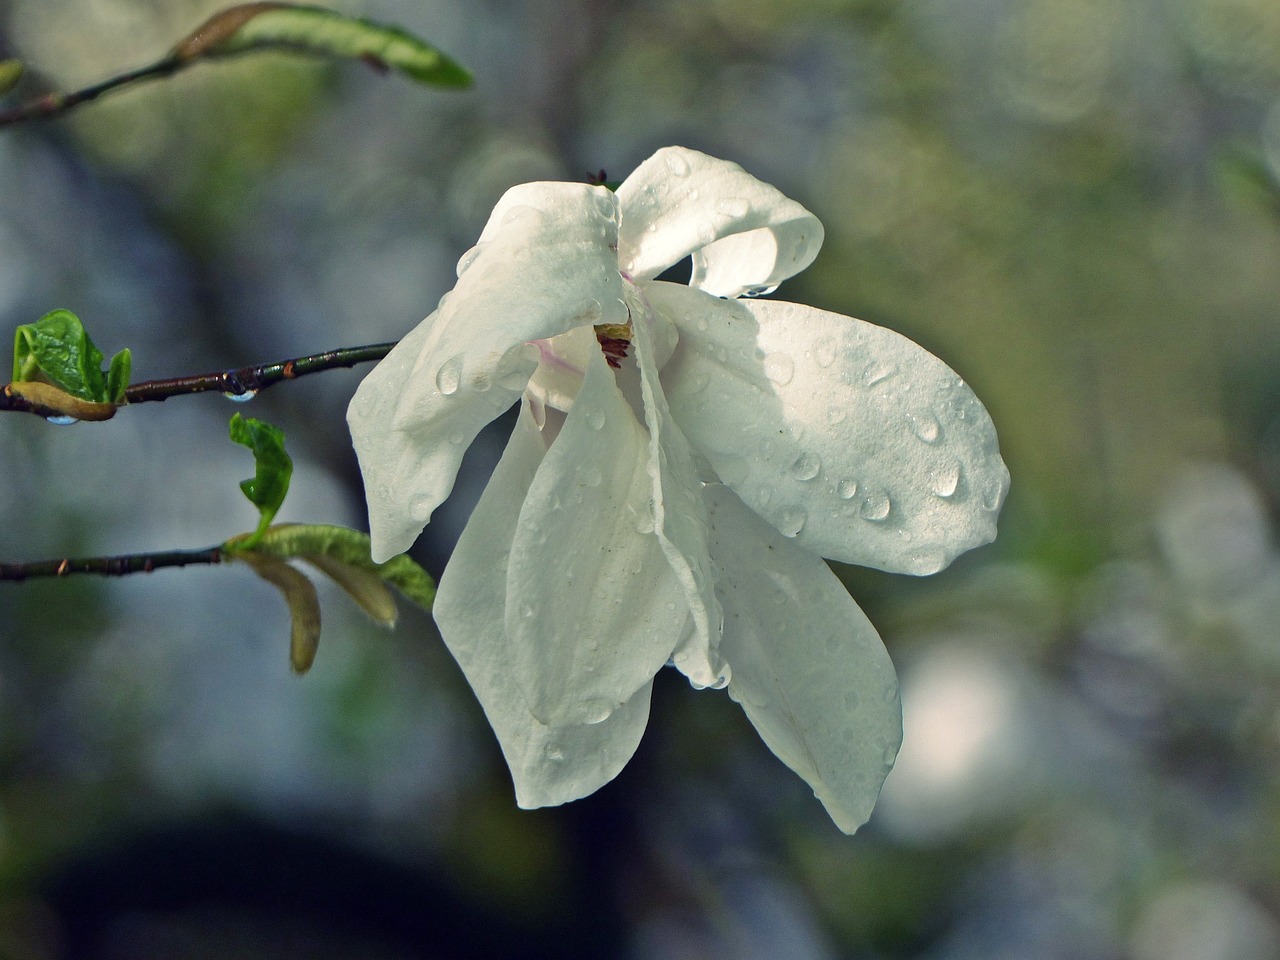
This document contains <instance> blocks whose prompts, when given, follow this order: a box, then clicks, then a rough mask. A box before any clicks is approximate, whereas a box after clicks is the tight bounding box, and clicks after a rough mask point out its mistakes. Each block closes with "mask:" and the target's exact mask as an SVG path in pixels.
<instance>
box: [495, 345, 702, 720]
mask: <svg viewBox="0 0 1280 960" xmlns="http://www.w3.org/2000/svg"><path fill="white" fill-rule="evenodd" d="M648 452H649V445H648V437H647V435H646V434H645V431H644V429H643V428H642V427H641V426H640V425H639V424H638V423H637V422H636V419H635V414H634V413H632V410H631V407H630V406H629V405H628V404H627V402H626V400H624V399H623V397H622V394H621V393H620V392H619V391H618V388H617V386H616V385H615V384H614V381H613V375H612V373H611V372H610V370H609V367H608V366H607V365H606V364H605V360H604V356H603V355H602V354H601V352H600V351H599V350H598V349H597V350H596V351H595V355H594V357H591V358H590V359H588V361H587V372H586V379H585V380H584V381H583V383H582V388H581V390H579V392H578V396H577V398H576V399H575V400H574V403H573V408H572V409H571V410H570V411H569V414H568V416H567V417H566V418H565V422H564V425H563V426H562V427H561V429H560V434H559V436H557V437H556V440H555V442H554V443H553V444H552V445H551V449H550V450H549V451H548V452H547V455H546V458H545V459H544V460H543V461H542V465H541V466H540V467H539V468H538V472H537V476H536V477H535V478H534V480H533V483H532V485H531V486H530V487H529V491H528V495H527V496H526V497H525V500H524V506H523V507H522V509H521V511H520V521H519V523H518V525H517V527H516V532H515V539H514V542H513V543H512V544H511V558H510V563H509V566H508V568H507V577H506V583H507V606H506V635H507V637H508V638H509V643H510V646H509V656H510V664H511V670H512V671H513V672H514V673H515V676H516V678H517V681H518V682H519V684H520V688H521V690H522V691H523V693H524V699H525V701H526V702H527V703H528V705H529V709H530V711H531V712H532V713H533V715H534V716H535V717H537V718H538V719H539V720H541V721H542V722H543V723H546V724H548V725H551V726H567V725H572V724H582V723H597V722H599V721H600V720H603V719H604V718H605V717H608V716H609V715H610V714H612V713H613V712H614V711H615V710H617V709H618V708H619V707H620V706H621V705H623V704H625V703H626V702H627V701H629V700H630V699H631V698H632V696H634V695H635V693H636V691H637V690H639V689H640V688H641V687H645V686H647V685H648V684H649V683H650V682H651V681H652V679H653V676H654V674H656V673H657V672H658V670H659V669H661V668H662V666H663V664H665V663H666V662H667V660H668V658H669V657H670V656H671V652H672V650H673V649H674V648H675V645H676V643H677V641H678V640H679V639H680V637H681V635H682V634H683V632H684V628H685V622H686V621H687V620H688V618H689V611H688V605H687V604H686V602H685V597H684V594H683V592H682V591H681V588H680V584H679V583H678V582H677V580H676V578H675V576H674V575H673V574H672V572H671V568H670V566H668V564H667V561H666V559H665V557H664V556H663V552H662V547H661V546H660V545H659V543H658V538H657V537H655V536H654V535H653V522H652V520H651V519H650V513H649V500H650V496H651V481H650V478H649V475H648V473H647V472H646V468H647V466H648V462H649V456H648Z"/></svg>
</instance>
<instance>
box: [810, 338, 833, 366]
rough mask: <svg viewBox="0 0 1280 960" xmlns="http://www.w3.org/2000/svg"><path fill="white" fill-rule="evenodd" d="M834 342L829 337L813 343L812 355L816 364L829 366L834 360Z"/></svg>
mask: <svg viewBox="0 0 1280 960" xmlns="http://www.w3.org/2000/svg"><path fill="white" fill-rule="evenodd" d="M836 349H837V348H836V342H835V341H834V340H832V339H831V338H830V337H826V338H824V339H822V340H819V341H818V342H817V343H816V344H814V348H813V355H814V357H815V358H816V359H817V361H818V366H820V367H829V366H831V365H832V364H833V363H835V362H836Z"/></svg>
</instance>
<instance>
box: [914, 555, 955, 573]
mask: <svg viewBox="0 0 1280 960" xmlns="http://www.w3.org/2000/svg"><path fill="white" fill-rule="evenodd" d="M946 565H947V555H946V554H945V553H943V552H942V551H941V550H935V549H928V550H920V551H918V552H917V553H913V554H912V555H911V572H912V573H914V574H917V575H919V576H922V577H925V576H928V575H929V574H931V573H937V572H938V571H939V570H941V569H942V568H943V567H945V566H946Z"/></svg>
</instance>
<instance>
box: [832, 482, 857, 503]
mask: <svg viewBox="0 0 1280 960" xmlns="http://www.w3.org/2000/svg"><path fill="white" fill-rule="evenodd" d="M857 495H858V481H857V480H841V481H840V482H839V483H837V484H836V496H838V497H839V498H840V499H841V500H852V499H853V498H854V497H856V496H857Z"/></svg>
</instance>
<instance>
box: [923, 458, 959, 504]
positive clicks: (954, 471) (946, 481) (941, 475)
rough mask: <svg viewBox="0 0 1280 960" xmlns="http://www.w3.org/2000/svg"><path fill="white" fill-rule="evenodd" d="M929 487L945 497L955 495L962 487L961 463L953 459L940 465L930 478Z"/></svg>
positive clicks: (936, 494) (936, 493)
mask: <svg viewBox="0 0 1280 960" xmlns="http://www.w3.org/2000/svg"><path fill="white" fill-rule="evenodd" d="M929 489H930V490H932V491H933V493H934V495H935V496H938V497H942V498H943V499H946V498H947V497H954V496H955V495H956V491H957V490H958V489H960V464H959V463H956V462H954V461H953V462H951V463H945V464H943V465H942V466H940V467H938V468H937V469H936V470H935V471H934V472H933V475H932V476H930V478H929Z"/></svg>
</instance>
